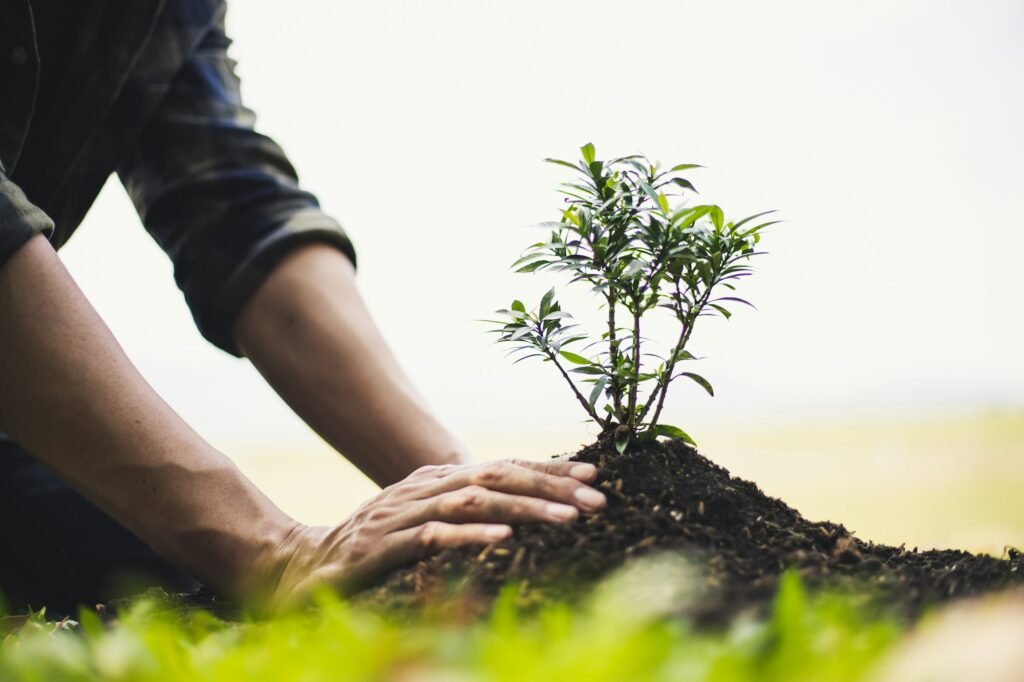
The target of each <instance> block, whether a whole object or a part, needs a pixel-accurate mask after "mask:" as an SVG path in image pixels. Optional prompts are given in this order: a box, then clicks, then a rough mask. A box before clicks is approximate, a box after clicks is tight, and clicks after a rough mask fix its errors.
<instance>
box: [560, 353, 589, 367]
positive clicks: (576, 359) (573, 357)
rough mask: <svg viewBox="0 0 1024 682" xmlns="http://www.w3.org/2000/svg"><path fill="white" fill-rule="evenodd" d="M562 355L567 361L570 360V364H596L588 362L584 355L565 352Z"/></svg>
mask: <svg viewBox="0 0 1024 682" xmlns="http://www.w3.org/2000/svg"><path fill="white" fill-rule="evenodd" d="M560 355H561V356H562V357H563V358H565V359H566V360H568V361H569V362H571V363H573V364H574V365H592V364H594V363H592V362H591V361H590V360H587V359H586V358H585V357H583V356H582V355H577V354H576V353H573V352H571V351H567V350H563V351H562V352H561V353H560Z"/></svg>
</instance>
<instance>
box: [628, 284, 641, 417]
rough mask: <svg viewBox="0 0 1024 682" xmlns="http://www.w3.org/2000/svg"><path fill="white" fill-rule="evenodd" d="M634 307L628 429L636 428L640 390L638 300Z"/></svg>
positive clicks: (639, 309)
mask: <svg viewBox="0 0 1024 682" xmlns="http://www.w3.org/2000/svg"><path fill="white" fill-rule="evenodd" d="M635 305H636V308H635V311H634V312H633V349H632V350H633V367H632V371H633V380H632V381H631V382H630V387H629V407H628V408H627V409H628V414H627V416H626V425H627V426H629V428H630V429H635V428H636V398H637V394H638V393H639V392H640V315H642V314H643V310H642V309H641V308H640V304H639V302H635Z"/></svg>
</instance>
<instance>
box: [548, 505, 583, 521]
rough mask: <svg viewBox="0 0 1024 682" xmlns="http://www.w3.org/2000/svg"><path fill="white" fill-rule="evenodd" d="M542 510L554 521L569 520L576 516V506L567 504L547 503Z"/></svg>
mask: <svg viewBox="0 0 1024 682" xmlns="http://www.w3.org/2000/svg"><path fill="white" fill-rule="evenodd" d="M544 511H546V512H547V514H548V516H550V517H551V518H553V519H554V520H555V521H570V520H572V519H575V518H576V514H577V512H576V507H570V506H569V505H567V504H553V503H552V504H549V505H548V506H547V507H546V508H545V509H544Z"/></svg>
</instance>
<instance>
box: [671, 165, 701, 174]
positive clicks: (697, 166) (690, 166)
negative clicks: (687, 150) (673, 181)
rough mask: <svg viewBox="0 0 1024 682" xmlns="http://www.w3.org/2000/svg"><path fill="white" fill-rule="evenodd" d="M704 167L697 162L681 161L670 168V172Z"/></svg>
mask: <svg viewBox="0 0 1024 682" xmlns="http://www.w3.org/2000/svg"><path fill="white" fill-rule="evenodd" d="M703 167H704V166H699V165H697V164H695V163H681V164H679V165H678V166H672V168H670V169H669V171H668V172H669V173H675V172H677V171H684V170H690V169H691V168H703Z"/></svg>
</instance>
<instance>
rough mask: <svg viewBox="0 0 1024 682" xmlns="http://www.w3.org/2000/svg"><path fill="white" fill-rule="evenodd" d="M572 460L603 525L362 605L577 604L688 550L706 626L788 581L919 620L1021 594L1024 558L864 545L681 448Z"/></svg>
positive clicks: (698, 610) (530, 532)
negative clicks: (663, 554)
mask: <svg viewBox="0 0 1024 682" xmlns="http://www.w3.org/2000/svg"><path fill="white" fill-rule="evenodd" d="M573 459H576V460H579V461H583V462H591V463H593V464H595V465H597V466H598V469H599V471H600V473H599V479H598V483H597V486H598V487H599V488H600V489H601V490H603V491H604V492H605V494H606V495H607V496H608V506H607V507H606V508H605V509H604V510H603V511H601V512H600V513H598V514H594V515H591V516H584V517H581V518H580V519H579V520H577V521H576V522H575V523H573V524H569V525H554V524H534V525H522V526H519V527H516V528H515V533H514V535H513V537H512V538H511V539H509V540H507V541H505V542H502V543H500V544H497V545H492V546H489V547H487V548H484V549H483V550H482V551H481V550H480V549H479V548H476V549H457V550H447V551H445V552H443V553H441V554H439V555H437V556H435V557H433V558H431V559H428V560H426V561H422V562H419V563H417V564H415V565H413V566H410V567H408V568H405V569H402V570H399V571H396V572H394V573H393V574H391V575H390V576H389V577H388V578H386V579H385V580H384V582H382V583H381V584H379V585H377V586H376V587H374V588H371V589H370V590H367V591H365V592H364V593H363V594H362V595H360V597H359V601H361V602H369V603H381V604H386V605H388V606H392V607H395V606H397V607H414V608H416V607H421V606H428V605H430V606H436V604H437V603H438V601H439V600H444V601H447V602H448V603H454V602H456V601H457V603H458V604H460V605H461V606H460V609H465V608H469V609H470V610H471V611H474V610H477V609H479V610H482V609H485V608H486V606H487V605H488V604H489V603H490V600H491V599H492V598H493V597H494V596H495V595H496V594H497V593H498V591H499V590H500V589H501V588H502V587H503V586H504V585H506V584H507V583H509V581H518V582H520V583H521V584H522V585H523V586H524V589H523V590H522V591H521V592H520V594H521V595H523V596H524V597H525V598H527V600H531V599H532V600H543V599H545V598H547V597H555V598H559V599H565V598H567V597H568V598H570V599H571V598H573V597H574V596H578V595H579V594H582V593H583V591H584V590H585V589H586V588H587V587H589V586H591V585H592V584H593V583H594V582H595V581H597V580H599V579H601V578H602V577H604V576H606V575H607V574H608V573H609V572H610V571H612V570H614V569H616V568H618V567H620V566H621V565H622V564H623V563H625V562H626V560H627V559H629V558H631V557H634V556H639V555H643V554H647V553H651V552H657V551H664V550H683V551H685V552H686V554H687V555H688V556H690V557H691V558H694V559H696V560H697V562H698V565H699V566H701V567H702V579H703V585H702V586H701V588H700V589H699V590H698V595H697V598H696V601H695V602H694V603H693V604H692V606H691V607H688V609H687V613H686V614H685V615H687V616H689V617H690V618H692V619H694V620H695V621H696V622H697V623H700V624H705V625H714V624H720V623H725V622H728V621H729V620H730V619H731V618H732V617H734V616H735V615H737V614H738V613H740V612H742V611H747V610H750V609H753V610H759V611H760V610H763V609H764V608H765V607H766V606H767V605H768V604H769V603H770V600H771V597H772V595H773V594H774V592H775V588H776V585H777V583H778V579H779V577H780V575H781V574H782V573H783V572H784V571H786V570H787V569H794V570H796V571H798V572H799V573H800V574H801V575H802V576H803V579H804V581H805V583H806V584H808V585H810V586H812V587H823V586H829V587H831V588H834V589H844V588H852V589H857V590H858V593H861V594H865V595H873V596H874V598H876V599H877V601H878V603H880V604H882V603H884V604H886V605H887V606H891V607H893V608H895V609H896V611H897V612H898V613H899V614H901V615H903V616H906V617H911V618H912V617H914V616H916V615H918V614H920V613H921V612H922V610H923V609H925V608H926V607H927V606H929V605H931V604H934V603H937V602H942V601H945V600H949V599H952V598H956V597H964V596H970V595H976V594H980V593H983V592H988V591H993V590H999V589H1003V588H1006V587H1010V586H1014V585H1024V559H1022V555H1021V553H1019V552H1016V551H1013V550H1011V551H1010V552H1009V558H1008V559H996V558H994V557H990V556H984V555H973V554H969V553H967V552H961V551H954V550H942V551H939V550H934V551H926V552H919V551H917V549H916V548H915V549H914V550H912V551H906V550H905V549H904V548H902V547H898V548H897V547H889V546H885V545H876V544H872V543H866V542H862V541H861V540H859V539H857V538H856V537H853V536H852V535H850V533H848V532H847V530H846V529H845V528H844V527H843V526H841V525H837V524H834V523H829V522H821V523H814V522H811V521H808V520H807V519H805V518H803V517H802V516H801V515H800V514H799V513H798V512H797V511H796V510H794V509H792V508H790V507H788V506H786V504H784V503H783V502H782V501H780V500H777V499H774V498H772V497H769V496H767V495H765V494H764V493H762V492H761V491H760V490H759V489H758V488H757V486H756V485H754V484H753V483H750V482H748V481H743V480H740V479H738V478H734V477H732V476H730V475H729V472H728V471H726V470H725V469H723V468H722V467H719V466H717V465H715V464H713V463H712V462H710V461H709V460H707V459H706V458H704V457H702V456H701V455H700V454H699V453H698V452H697V451H696V450H695V449H694V448H692V447H689V446H687V445H685V444H683V443H680V442H677V441H668V442H653V443H646V444H642V445H639V446H636V447H635V448H632V449H631V450H630V451H629V452H627V453H626V454H625V455H619V454H618V453H617V452H615V450H614V448H613V447H611V445H610V444H609V443H597V444H594V445H591V446H589V447H586V448H584V449H583V450H581V451H580V452H579V453H577V454H576V455H575V457H574V458H573ZM865 587H867V588H868V589H866V590H865V589H864V588H865Z"/></svg>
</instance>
